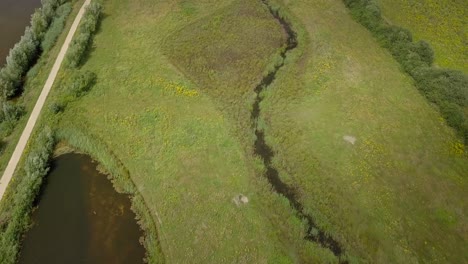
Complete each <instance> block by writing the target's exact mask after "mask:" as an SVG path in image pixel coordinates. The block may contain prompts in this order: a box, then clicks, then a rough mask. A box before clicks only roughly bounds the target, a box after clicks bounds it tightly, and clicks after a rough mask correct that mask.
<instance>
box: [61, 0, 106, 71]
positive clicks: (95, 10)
mask: <svg viewBox="0 0 468 264" xmlns="http://www.w3.org/2000/svg"><path fill="white" fill-rule="evenodd" d="M101 10H102V6H101V5H100V4H99V3H96V2H93V3H91V4H90V5H89V6H88V7H87V8H86V13H85V14H84V16H83V18H82V21H81V24H80V27H79V29H78V33H77V36H75V37H74V38H73V41H72V42H71V43H70V47H69V48H68V52H67V56H66V58H65V65H67V66H68V67H70V68H76V67H78V66H79V65H80V63H81V62H82V60H83V57H84V56H85V53H86V50H87V49H88V47H89V45H90V43H91V39H92V36H93V34H94V33H95V31H96V29H97V25H98V23H99V18H100V14H101Z"/></svg>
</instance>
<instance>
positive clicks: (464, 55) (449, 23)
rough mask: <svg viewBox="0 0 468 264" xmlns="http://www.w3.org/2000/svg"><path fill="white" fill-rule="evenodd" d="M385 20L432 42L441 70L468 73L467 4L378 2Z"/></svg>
mask: <svg viewBox="0 0 468 264" xmlns="http://www.w3.org/2000/svg"><path fill="white" fill-rule="evenodd" d="M378 2H379V3H380V5H381V7H382V13H383V16H384V17H385V18H386V19H387V20H388V21H389V22H391V23H393V24H396V25H399V26H402V27H405V28H407V29H409V30H411V32H412V33H413V35H414V37H415V39H416V40H421V39H422V40H426V41H429V43H430V44H431V46H432V47H433V48H434V51H435V55H436V56H435V58H436V60H435V63H436V64H437V65H438V66H440V67H446V68H452V69H458V70H461V71H463V72H465V73H468V63H467V61H468V20H467V17H468V2H467V1H464V0H443V1H441V0H412V1H406V0H379V1H378Z"/></svg>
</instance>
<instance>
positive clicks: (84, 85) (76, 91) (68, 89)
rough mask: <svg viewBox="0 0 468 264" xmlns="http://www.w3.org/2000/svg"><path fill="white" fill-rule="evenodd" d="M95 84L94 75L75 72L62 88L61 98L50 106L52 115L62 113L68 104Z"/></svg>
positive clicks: (87, 72)
mask: <svg viewBox="0 0 468 264" xmlns="http://www.w3.org/2000/svg"><path fill="white" fill-rule="evenodd" d="M95 83H96V74H95V73H93V72H90V71H77V72H76V73H74V74H73V75H72V76H71V77H70V78H69V80H68V82H67V83H66V84H64V85H63V86H62V88H63V90H64V91H63V93H62V97H61V98H59V99H58V100H57V101H55V102H54V103H52V104H51V105H50V107H49V108H50V111H52V112H53V113H54V114H58V113H60V112H63V111H64V110H65V108H66V106H67V104H68V103H70V102H71V101H73V100H75V99H78V98H80V97H82V96H83V95H85V94H86V93H87V92H89V90H90V89H91V87H92V86H93V85H94V84H95Z"/></svg>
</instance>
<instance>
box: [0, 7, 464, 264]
mask: <svg viewBox="0 0 468 264" xmlns="http://www.w3.org/2000/svg"><path fill="white" fill-rule="evenodd" d="M100 2H101V3H102V6H103V15H102V17H101V21H100V23H99V26H98V28H97V31H96V34H95V35H94V36H93V37H92V45H91V46H90V47H89V48H88V50H87V52H86V54H85V56H84V58H83V59H82V61H81V63H80V64H79V65H78V67H77V68H70V67H62V69H61V71H60V72H59V76H58V79H57V80H56V82H55V84H54V87H53V89H52V91H51V94H50V95H49V98H48V99H47V103H46V104H47V105H46V107H45V108H44V109H43V113H42V117H41V119H40V120H39V124H38V125H37V128H36V130H37V131H36V132H39V131H40V130H42V129H43V128H44V127H46V126H47V127H50V128H51V129H52V130H53V131H54V132H55V135H56V139H57V141H58V144H57V153H61V152H66V151H70V150H71V151H78V152H84V153H87V154H89V155H90V156H91V157H92V158H93V159H95V160H96V161H98V162H99V163H100V164H101V165H100V167H101V169H102V170H103V171H106V172H107V173H108V174H109V175H110V177H111V178H112V179H113V182H114V184H115V187H116V189H117V190H118V191H120V192H125V193H130V194H132V195H133V209H134V210H135V211H136V213H137V215H138V218H139V219H138V220H139V222H140V224H141V226H142V228H143V230H144V231H145V232H146V234H145V238H144V239H143V244H144V246H145V247H146V250H147V254H148V260H149V262H150V263H163V262H164V263H464V262H468V252H466V250H465V249H466V248H467V245H468V234H467V232H466V230H467V223H468V219H467V212H466V207H467V205H466V198H467V195H466V194H467V193H468V188H467V177H466V176H467V172H468V162H467V154H466V151H465V146H464V145H463V143H462V142H463V141H462V139H461V138H459V137H458V136H457V134H456V133H455V132H454V131H453V129H452V128H450V127H449V126H447V125H446V123H445V121H444V119H443V118H442V116H441V114H440V113H439V112H438V110H437V108H436V107H435V106H433V105H432V104H430V103H429V102H428V101H427V100H426V99H425V97H424V96H423V95H421V94H420V93H419V92H418V89H417V88H416V87H415V85H414V83H413V80H412V79H411V78H410V77H409V76H408V75H406V74H405V73H404V72H403V71H402V69H401V68H400V66H399V64H398V63H397V62H396V61H395V59H394V58H393V57H392V56H391V54H390V53H389V52H388V51H387V50H385V49H384V48H382V47H381V46H380V45H379V43H378V42H377V40H376V39H375V38H374V37H373V36H372V35H371V33H370V32H369V31H368V30H367V29H366V28H364V27H363V26H362V25H360V24H358V23H357V22H355V21H354V20H353V19H352V17H351V15H350V14H349V11H348V9H347V8H346V7H345V5H344V4H343V2H342V1H341V0H316V1H309V0H268V1H266V2H265V3H264V2H263V1H260V0H258V1H240V0H200V1H191V0H173V1H154V0H103V1H100ZM383 2H385V1H383ZM397 2H399V1H396V2H395V4H394V6H392V5H393V4H392V3H393V2H388V3H386V4H385V5H386V7H385V5H384V12H387V11H386V10H388V6H392V8H395V10H397ZM81 3H82V2H81V1H77V2H75V6H74V8H73V10H72V13H71V15H70V17H74V16H75V15H76V12H77V6H79V5H80V4H81ZM401 3H402V2H401ZM267 5H269V6H270V7H271V8H272V10H279V14H280V15H281V17H282V18H284V19H285V21H286V22H287V23H289V24H290V25H291V27H292V28H293V30H294V32H295V33H296V37H297V41H298V46H297V48H295V49H293V50H291V51H290V52H288V53H287V56H286V58H285V61H284V66H282V67H280V69H279V71H278V72H277V74H276V76H275V79H274V81H273V82H272V84H271V85H269V86H268V87H265V89H264V91H263V92H262V93H261V94H260V96H261V97H262V103H261V104H260V117H259V120H258V123H259V126H260V127H261V129H262V130H263V131H264V133H265V139H266V143H267V144H268V145H269V146H271V148H272V149H273V151H274V158H273V161H272V164H273V167H274V168H275V169H277V170H278V172H279V176H280V179H281V180H282V181H283V182H284V183H286V184H287V185H288V186H290V187H291V188H292V189H293V190H294V192H295V194H296V196H297V199H298V201H299V202H300V203H301V205H302V206H303V211H304V213H306V214H307V215H310V216H311V217H312V218H313V220H314V222H315V224H316V225H317V226H316V228H314V229H313V231H314V232H318V230H321V231H324V232H325V233H326V234H327V235H329V236H330V237H332V238H333V239H334V240H335V241H337V243H339V245H340V247H341V248H342V249H343V252H342V253H341V254H336V255H335V254H334V253H333V252H332V251H331V250H330V249H329V248H327V247H325V246H324V245H323V243H322V244H321V243H317V241H315V242H314V241H310V240H306V239H304V237H305V236H306V231H307V223H306V221H305V220H304V219H300V218H299V217H298V214H297V212H295V210H294V209H293V207H292V206H291V204H290V203H289V202H288V199H287V198H285V197H283V196H281V195H279V194H277V193H275V192H274V191H273V188H272V186H271V185H270V183H269V182H268V180H267V179H266V178H265V177H264V176H263V175H264V173H265V169H266V168H265V165H264V164H263V161H262V159H261V158H260V157H258V156H256V155H254V142H255V133H254V129H253V128H252V120H251V111H252V107H253V106H252V105H253V103H254V100H255V96H256V94H255V92H254V89H255V87H256V86H257V85H258V84H259V83H260V82H261V80H262V78H263V77H264V76H265V75H267V74H268V73H269V72H272V69H275V65H279V64H280V63H281V61H282V59H281V57H280V54H281V51H282V50H284V48H285V43H286V41H287V37H288V35H287V32H285V31H284V28H283V27H282V26H281V24H280V23H279V21H278V20H277V19H275V18H274V17H273V16H272V14H271V13H270V11H269V9H268V6H267ZM405 12H406V11H405ZM427 12H430V11H427ZM386 17H387V18H389V19H390V16H389V15H387V14H386ZM70 22H71V21H70V19H69V20H68V21H67V23H66V26H65V30H64V31H67V29H68V28H69V26H70ZM409 28H411V27H409ZM411 30H413V28H411ZM418 34H419V33H417V32H416V31H415V36H416V37H417V38H419V35H418ZM64 35H65V34H63V33H62V35H61V36H60V37H59V39H58V44H57V45H56V46H54V47H53V48H52V49H51V51H50V54H51V55H50V56H51V58H48V57H47V58H44V59H42V58H41V60H40V62H39V64H38V66H36V68H34V69H33V70H32V71H30V74H31V77H30V78H28V81H27V83H26V87H27V89H26V90H25V91H26V92H25V96H24V98H25V99H24V100H27V102H29V103H27V110H28V111H29V110H30V109H31V108H32V106H33V105H34V104H33V103H34V101H35V100H36V98H37V96H38V94H39V92H40V88H38V87H41V85H42V83H43V82H44V81H45V78H46V77H47V73H48V71H49V70H50V67H51V64H52V63H53V59H54V58H53V56H52V55H53V54H57V53H58V48H59V47H60V45H61V43H62V42H63V39H64V37H65V36H64ZM420 36H421V38H423V39H426V37H425V36H424V35H420ZM437 39H439V37H437ZM427 40H429V41H430V39H427ZM455 42H456V41H454V43H455ZM431 44H433V45H434V46H435V47H436V44H435V43H432V41H431ZM450 45H451V44H450ZM454 45H455V44H454ZM456 45H458V44H456ZM454 50H456V49H454ZM454 50H452V51H450V52H449V51H448V50H447V51H445V52H446V53H445V54H450V55H454V54H456V52H455V51H454ZM458 52H460V51H458ZM443 54H444V53H442V55H440V51H439V50H438V48H437V47H436V59H437V64H438V65H441V66H445V65H447V66H453V65H455V66H456V65H457V63H460V61H458V62H456V60H453V61H451V60H450V59H449V58H454V57H449V56H448V55H447V56H443ZM459 54H460V53H459ZM454 56H455V57H457V55H454ZM43 61H44V62H43ZM458 65H460V64H458ZM455 66H453V67H454V68H456V67H455ZM91 73H93V74H95V82H94V85H93V86H92V87H91V88H90V90H89V91H87V92H86V94H84V95H80V96H76V97H71V96H70V95H69V94H67V93H69V91H68V90H67V89H68V88H67V87H69V86H70V83H71V82H72V80H74V78H77V77H76V76H79V75H80V74H83V75H86V74H88V75H91ZM93 76H94V75H93ZM28 87H36V88H34V89H33V88H28ZM21 100H23V99H21ZM63 102H66V104H63ZM58 106H60V107H59V108H58ZM25 122H26V118H23V119H21V120H20V123H19V125H18V126H17V128H16V130H15V131H14V132H13V133H12V136H11V137H10V138H8V139H7V140H8V143H7V144H6V148H5V151H4V153H3V154H2V156H1V157H0V167H1V168H4V167H5V166H6V164H7V162H8V158H9V157H10V155H11V152H12V151H13V149H14V142H16V141H17V139H18V138H19V135H20V130H21V129H22V127H23V126H24V124H25ZM36 134H37V133H36ZM36 138H37V137H35V138H34V139H33V142H34V141H37V139H36ZM31 144H32V143H31ZM28 151H29V149H28ZM23 159H24V158H23ZM21 164H22V166H24V160H23V162H22V163H21ZM16 177H17V180H16V183H14V185H13V187H14V186H17V185H20V184H21V181H22V179H23V177H24V176H22V174H21V173H20V172H18V173H17V175H16ZM15 195H18V194H16V193H15V192H14V190H13V188H10V190H9V193H8V197H9V198H8V199H14V197H15ZM239 195H243V196H245V197H247V199H248V201H245V202H244V203H239V201H238V200H236V197H239ZM2 203H3V202H2ZM5 208H8V206H5V205H2V206H0V224H1V223H2V219H8V217H9V216H8V215H7V213H4V212H3V211H5V210H6V209H5ZM2 213H3V215H2ZM5 215H6V216H5ZM0 227H1V225H0ZM1 238H2V239H5V240H6V239H9V238H6V237H3V236H2V237H1Z"/></svg>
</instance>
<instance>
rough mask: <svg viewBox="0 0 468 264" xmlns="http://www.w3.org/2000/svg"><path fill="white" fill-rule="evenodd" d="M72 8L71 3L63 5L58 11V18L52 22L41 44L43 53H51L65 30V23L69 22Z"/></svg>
mask: <svg viewBox="0 0 468 264" xmlns="http://www.w3.org/2000/svg"><path fill="white" fill-rule="evenodd" d="M71 9H72V6H71V4H70V3H66V4H64V5H61V6H60V7H59V8H58V9H57V16H56V17H55V18H54V20H53V21H52V24H51V25H50V27H49V29H48V30H47V32H46V34H45V35H44V39H43V40H42V43H41V49H42V51H43V52H47V51H49V50H50V49H51V48H52V47H53V46H54V44H55V42H56V41H57V38H58V36H59V35H60V33H62V31H63V28H64V27H65V21H66V20H67V17H68V15H69V14H70V12H71Z"/></svg>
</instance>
